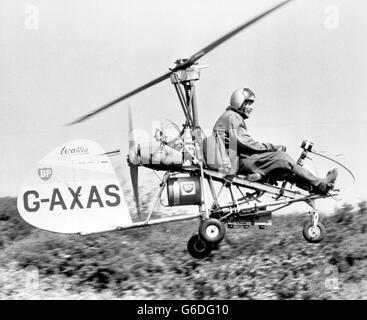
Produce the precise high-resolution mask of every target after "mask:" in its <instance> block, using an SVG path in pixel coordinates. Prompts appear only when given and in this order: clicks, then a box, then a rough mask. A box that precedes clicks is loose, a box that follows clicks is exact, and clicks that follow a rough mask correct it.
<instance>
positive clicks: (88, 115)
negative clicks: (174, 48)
mask: <svg viewBox="0 0 367 320" xmlns="http://www.w3.org/2000/svg"><path fill="white" fill-rule="evenodd" d="M175 69H176V68H175ZM175 69H173V70H171V71H169V72H167V73H166V74H164V75H162V76H160V77H159V78H156V79H154V80H152V81H150V82H148V83H146V84H144V85H142V86H140V87H139V88H136V89H135V90H133V91H130V92H129V93H126V94H124V95H123V96H121V97H119V98H117V99H115V100H113V101H111V102H109V103H107V104H105V105H104V106H102V107H100V108H98V109H96V110H94V111H92V112H90V113H88V114H86V115H84V116H81V117H79V118H78V119H76V120H74V121H72V122H70V123H68V124H67V126H70V125H73V124H76V123H79V122H82V121H84V120H86V119H88V118H90V117H93V116H94V115H96V114H97V113H100V112H102V111H104V110H106V109H108V108H110V107H112V106H113V105H115V104H116V103H118V102H120V101H122V100H125V99H127V98H129V97H131V96H133V95H135V94H137V93H139V92H141V91H143V90H145V89H148V88H150V87H151V86H154V85H155V84H157V83H159V82H162V81H163V80H165V79H167V78H169V76H170V75H171V73H172V72H174V70H175Z"/></svg>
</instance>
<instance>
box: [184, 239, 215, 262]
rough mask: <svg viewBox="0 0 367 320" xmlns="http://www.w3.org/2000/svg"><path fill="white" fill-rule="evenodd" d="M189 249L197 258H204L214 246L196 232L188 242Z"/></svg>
mask: <svg viewBox="0 0 367 320" xmlns="http://www.w3.org/2000/svg"><path fill="white" fill-rule="evenodd" d="M187 251H188V252H189V253H190V255H191V256H192V257H193V258H195V259H204V258H206V257H207V256H208V255H209V254H210V252H211V251H212V247H211V245H210V244H209V243H207V242H205V241H204V240H203V239H201V238H200V237H199V235H198V234H195V235H194V236H192V237H191V238H190V240H189V241H188V243H187Z"/></svg>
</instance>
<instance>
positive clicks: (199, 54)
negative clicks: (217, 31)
mask: <svg viewBox="0 0 367 320" xmlns="http://www.w3.org/2000/svg"><path fill="white" fill-rule="evenodd" d="M290 1H292V0H286V1H283V2H281V3H279V4H278V5H276V6H275V7H272V8H271V9H269V10H267V11H265V12H263V13H262V14H260V15H258V16H256V17H255V18H252V19H251V20H250V21H247V22H246V23H244V24H242V25H240V26H239V27H237V28H236V29H234V30H232V31H231V32H228V33H227V34H225V35H224V36H223V37H221V38H219V39H218V40H216V41H214V42H212V43H211V44H209V45H208V46H206V47H205V48H203V49H202V50H200V51H198V52H196V53H195V54H193V55H192V56H191V57H190V58H189V59H188V60H189V61H190V62H191V63H195V62H196V61H197V60H199V59H200V58H201V57H202V56H204V55H206V54H207V53H208V52H210V51H212V50H213V49H215V48H216V47H218V46H219V45H221V44H222V43H223V42H224V41H227V40H228V39H230V38H232V37H233V36H234V35H236V34H237V33H239V32H240V31H242V30H243V29H246V28H247V27H249V26H251V25H252V24H254V23H255V22H257V21H259V20H261V19H262V18H264V17H265V16H267V15H268V14H270V13H272V12H273V11H275V10H277V9H279V8H280V7H282V6H284V5H285V4H287V3H288V2H290Z"/></svg>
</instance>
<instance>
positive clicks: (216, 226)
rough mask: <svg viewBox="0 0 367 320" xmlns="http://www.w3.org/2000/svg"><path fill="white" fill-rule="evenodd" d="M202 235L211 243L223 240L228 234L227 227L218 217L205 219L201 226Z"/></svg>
mask: <svg viewBox="0 0 367 320" xmlns="http://www.w3.org/2000/svg"><path fill="white" fill-rule="evenodd" d="M199 234H200V237H201V238H203V239H204V240H205V241H206V242H208V243H210V244H217V243H219V242H221V241H222V240H223V238H224V235H225V234H226V228H225V227H224V225H223V223H222V222H220V221H219V220H218V219H214V218H209V219H207V220H204V221H203V223H202V224H201V225H200V227H199Z"/></svg>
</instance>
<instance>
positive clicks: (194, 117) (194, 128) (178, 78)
mask: <svg viewBox="0 0 367 320" xmlns="http://www.w3.org/2000/svg"><path fill="white" fill-rule="evenodd" d="M185 61H186V60H184V59H179V60H177V61H176V68H177V66H182V65H185ZM206 67H207V66H199V65H198V64H197V63H195V64H191V65H189V66H188V67H187V68H182V69H178V70H177V71H174V72H173V73H172V74H171V76H170V78H171V82H172V84H173V85H174V87H175V90H176V93H177V96H178V99H179V101H180V103H181V107H182V110H183V112H184V114H185V118H186V122H185V124H184V127H185V128H187V127H189V128H190V130H191V133H192V136H193V137H194V139H195V141H196V142H197V143H200V142H201V141H202V136H201V129H200V126H199V119H198V110H197V100H196V90H195V81H197V80H199V79H200V69H203V68H206Z"/></svg>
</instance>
